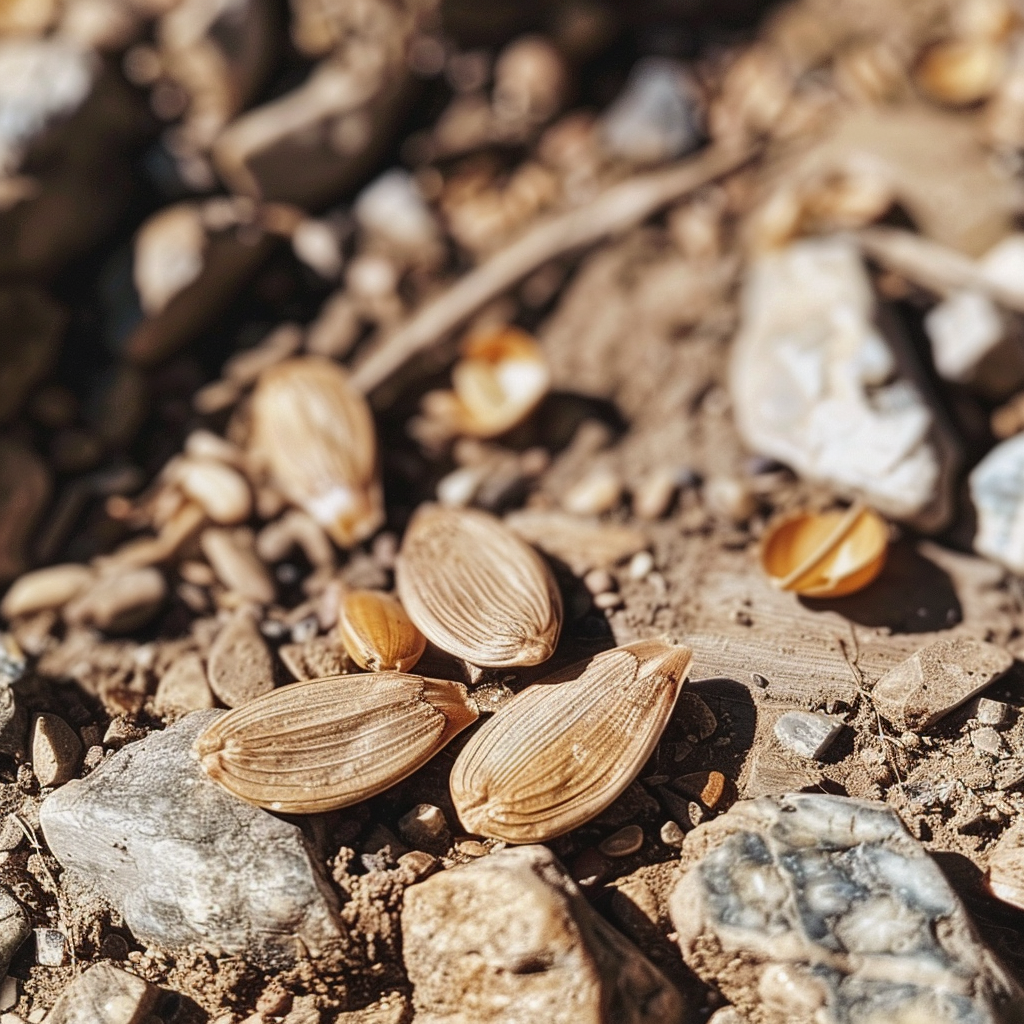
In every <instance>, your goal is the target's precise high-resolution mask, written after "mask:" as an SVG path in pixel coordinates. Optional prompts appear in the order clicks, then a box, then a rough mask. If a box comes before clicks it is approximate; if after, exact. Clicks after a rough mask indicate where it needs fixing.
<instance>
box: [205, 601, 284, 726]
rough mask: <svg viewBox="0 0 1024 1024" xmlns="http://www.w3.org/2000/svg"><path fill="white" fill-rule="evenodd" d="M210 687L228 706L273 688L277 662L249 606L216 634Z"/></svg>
mask: <svg viewBox="0 0 1024 1024" xmlns="http://www.w3.org/2000/svg"><path fill="white" fill-rule="evenodd" d="M207 668H208V674H209V681H210V689H211V690H213V692H214V693H215V694H216V695H217V697H219V698H220V699H221V700H222V701H223V702H224V703H225V704H226V705H227V706H228V707H229V708H234V707H238V706H239V705H240V704H246V703H248V702H249V701H250V700H252V699H253V698H254V697H258V696H259V695H260V694H262V693H269V692H270V691H271V690H272V689H273V688H274V663H273V659H272V658H271V656H270V651H269V649H268V648H267V645H266V642H265V641H264V639H263V637H262V635H261V634H260V631H259V626H258V625H257V624H256V618H255V616H254V614H253V612H252V610H251V609H250V608H239V609H238V611H237V612H235V614H234V615H233V616H232V618H231V619H230V621H229V622H228V623H227V625H226V626H225V627H224V628H223V629H222V630H221V631H220V632H219V633H218V634H217V638H216V640H214V641H213V646H212V647H211V648H210V658H209V664H208V666H207Z"/></svg>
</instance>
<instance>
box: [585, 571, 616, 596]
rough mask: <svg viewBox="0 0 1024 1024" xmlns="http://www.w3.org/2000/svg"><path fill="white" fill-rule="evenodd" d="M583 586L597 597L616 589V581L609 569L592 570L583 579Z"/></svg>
mask: <svg viewBox="0 0 1024 1024" xmlns="http://www.w3.org/2000/svg"><path fill="white" fill-rule="evenodd" d="M583 586H585V587H586V588H587V590H589V591H590V593H591V594H593V595H594V596H595V597H596V596H597V595H598V594H607V593H608V592H609V591H611V590H614V589H615V580H614V579H613V577H612V574H611V573H610V572H608V570H607V569H591V570H590V572H588V573H587V574H586V576H584V577H583Z"/></svg>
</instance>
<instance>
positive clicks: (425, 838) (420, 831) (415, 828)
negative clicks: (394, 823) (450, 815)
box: [398, 804, 451, 849]
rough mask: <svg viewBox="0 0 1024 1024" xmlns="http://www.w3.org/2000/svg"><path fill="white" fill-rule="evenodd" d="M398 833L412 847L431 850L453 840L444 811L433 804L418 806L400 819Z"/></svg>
mask: <svg viewBox="0 0 1024 1024" xmlns="http://www.w3.org/2000/svg"><path fill="white" fill-rule="evenodd" d="M398 831H399V832H400V833H401V835H402V838H403V839H404V840H405V841H406V842H407V843H410V844H411V845H412V846H417V847H423V848H427V849H430V848H432V847H435V846H438V845H447V843H448V841H449V840H450V839H451V835H450V833H449V831H448V822H447V821H446V820H445V816H444V811H442V810H441V808H440V807H435V806H434V805H433V804H417V805H416V806H415V807H414V808H413V809H412V810H411V811H409V812H408V813H407V814H403V815H402V816H401V817H400V818H399V819H398Z"/></svg>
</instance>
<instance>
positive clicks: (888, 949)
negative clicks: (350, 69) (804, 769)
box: [669, 793, 1024, 1024]
mask: <svg viewBox="0 0 1024 1024" xmlns="http://www.w3.org/2000/svg"><path fill="white" fill-rule="evenodd" d="M699 836H700V841H699V842H693V843H692V844H691V843H690V840H689V838H688V839H687V844H686V845H684V848H683V855H682V861H681V867H682V872H683V873H682V877H681V879H680V880H679V882H678V883H677V884H676V888H675V890H674V892H673V894H672V896H671V898H670V901H669V912H670V916H671V919H672V923H673V925H674V926H675V930H676V934H677V942H678V944H679V948H680V950H681V952H682V955H683V959H684V960H685V961H686V963H687V965H688V966H689V967H690V968H691V969H692V970H694V971H695V972H696V974H698V975H699V976H700V977H701V978H702V979H703V980H704V981H705V982H706V983H708V984H710V985H712V986H714V987H716V988H717V989H718V990H719V991H720V992H721V993H722V994H723V995H724V996H725V998H726V999H728V1000H729V1001H730V1002H731V1003H733V1004H735V1005H736V1007H737V1008H738V1009H739V1010H740V1011H741V1013H747V1012H748V1011H749V1012H751V1013H752V1014H753V1019H755V1020H757V1022H758V1024H792V1022H794V1021H797V1020H799V1021H808V1022H809V1021H812V1020H813V1021H814V1022H815V1024H850V1022H853V1021H863V1022H865V1024H866V1022H867V1021H869V1020H870V1021H896V1020H901V1021H910V1020H915V1021H918V1020H920V1021H935V1022H936V1024H938V1022H939V1021H941V1022H942V1024H1014V1022H1016V1021H1020V1020H1021V1019H1024V1017H1022V1015H1024V991H1022V990H1021V989H1020V988H1019V987H1018V985H1017V984H1016V982H1015V981H1014V980H1013V979H1012V977H1011V976H1010V975H1009V974H1008V973H1007V972H1006V971H1005V970H1004V969H1003V968H1002V967H1001V966H1000V965H999V963H998V962H997V960H996V958H995V956H994V955H993V954H992V953H991V952H990V951H989V950H987V949H986V948H985V947H984V946H983V945H982V944H981V942H980V939H979V938H978V936H977V933H976V932H975V930H974V927H973V925H972V923H971V921H970V919H969V917H968V915H967V912H966V910H965V909H964V907H963V905H962V904H961V902H960V900H959V898H958V897H957V895H956V893H955V892H954V891H953V889H952V888H951V887H950V885H949V883H948V882H947V880H946V878H945V876H944V875H943V873H942V871H941V870H940V869H939V867H938V865H937V864H936V863H935V862H934V861H933V860H932V859H931V857H930V856H929V855H928V853H927V852H926V851H925V849H924V847H923V846H921V844H920V843H918V842H917V840H915V839H914V838H913V837H912V836H911V835H910V834H909V833H908V832H907V831H906V829H905V828H904V826H903V824H902V823H901V821H900V819H899V817H898V815H897V814H896V813H895V811H893V810H892V809H891V808H889V807H887V806H886V805H885V804H884V803H881V802H872V801H866V800H854V799H851V798H849V797H841V796H831V795H824V794H811V793H795V794H791V795H788V796H783V797H760V798H758V799H756V800H749V801H744V802H742V803H738V804H736V805H735V806H734V807H733V808H732V809H731V810H730V811H729V812H728V813H727V814H724V815H722V816H721V817H720V818H716V819H715V821H713V822H711V823H709V824H708V825H706V826H704V828H703V829H702V830H701V832H700V833H699ZM826 965H827V966H826Z"/></svg>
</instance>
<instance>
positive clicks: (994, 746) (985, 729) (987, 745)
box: [971, 725, 1003, 757]
mask: <svg viewBox="0 0 1024 1024" xmlns="http://www.w3.org/2000/svg"><path fill="white" fill-rule="evenodd" d="M971 745H972V746H973V747H974V749H975V750H978V751H980V752H981V753H982V754H989V755H991V756H992V757H999V756H1000V755H1001V754H1002V753H1003V741H1002V740H1001V739H1000V738H999V733H997V732H996V731H995V729H993V728H992V726H990V725H983V726H982V727H981V728H980V729H975V730H974V732H972V733H971Z"/></svg>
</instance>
